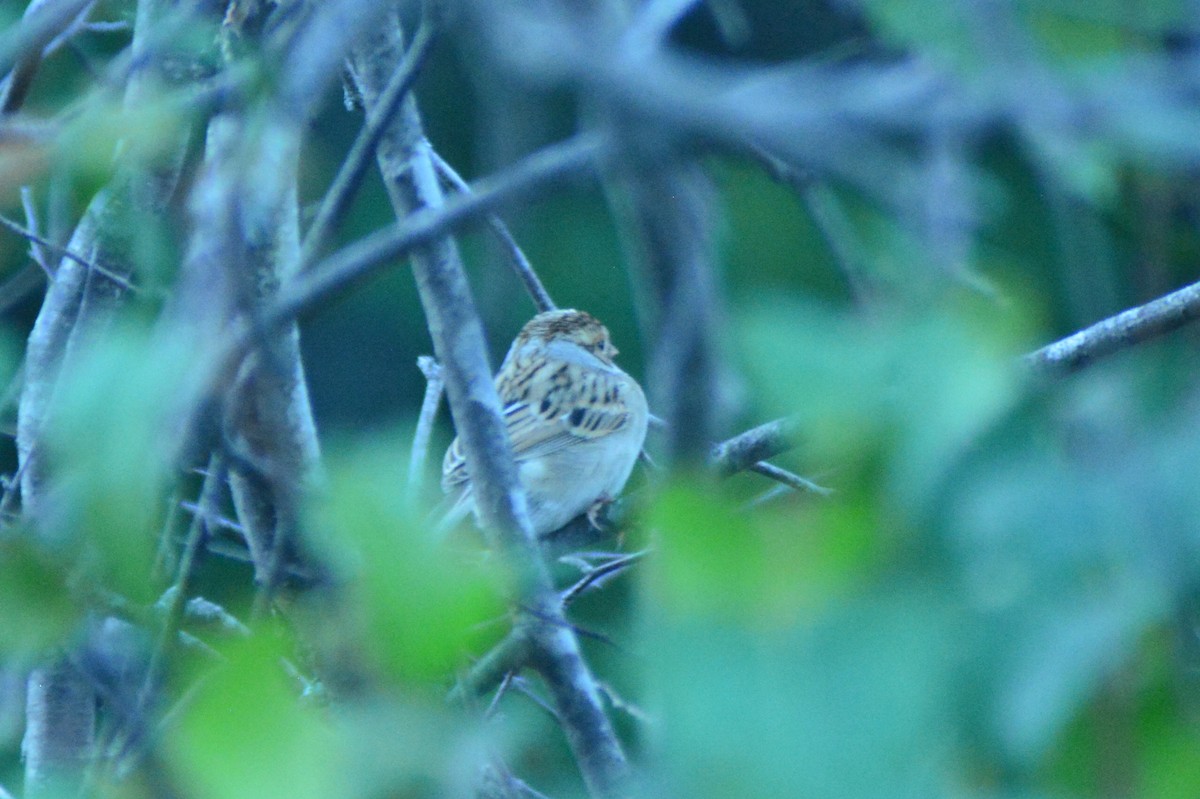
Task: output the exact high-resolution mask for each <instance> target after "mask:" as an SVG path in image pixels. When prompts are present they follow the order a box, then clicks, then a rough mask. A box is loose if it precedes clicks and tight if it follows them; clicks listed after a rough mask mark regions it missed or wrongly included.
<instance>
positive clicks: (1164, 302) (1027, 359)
mask: <svg viewBox="0 0 1200 799" xmlns="http://www.w3.org/2000/svg"><path fill="white" fill-rule="evenodd" d="M1197 318H1200V282H1197V283H1192V284H1191V285H1189V286H1185V287H1183V288H1181V289H1179V290H1178V291H1174V292H1172V293H1170V294H1167V295H1165V296H1163V297H1159V298H1158V299H1156V300H1152V301H1150V302H1148V303H1146V304H1145V305H1139V306H1137V307H1135V308H1130V309H1128V310H1126V311H1122V312H1121V313H1119V314H1117V315H1116V316H1110V317H1109V318H1107V319H1104V320H1102V321H1100V322H1097V323H1096V324H1094V325H1092V326H1091V327H1088V328H1085V329H1083V330H1080V331H1079V332H1078V333H1075V334H1073V335H1070V336H1067V337H1066V338H1064V339H1062V340H1060V341H1056V342H1054V343H1053V344H1047V345H1046V346H1045V347H1042V348H1041V349H1039V350H1036V351H1034V352H1031V353H1029V354H1028V355H1026V356H1024V357H1023V358H1022V359H1021V360H1022V363H1024V364H1025V366H1027V367H1029V368H1030V369H1032V370H1033V371H1034V372H1035V373H1036V374H1040V375H1045V376H1049V377H1057V376H1063V375H1068V374H1071V373H1072V372H1075V371H1078V370H1079V369H1082V368H1083V367H1085V366H1088V365H1089V364H1091V363H1092V362H1093V361H1095V360H1096V359H1097V358H1102V357H1104V356H1106V355H1111V354H1113V353H1115V352H1119V351H1121V350H1123V349H1126V348H1128V347H1132V346H1133V345H1135V344H1140V343H1142V342H1143V341H1147V340H1149V339H1152V338H1156V337H1158V336H1161V335H1164V334H1166V333H1170V332H1172V331H1174V330H1177V329H1179V328H1181V327H1183V326H1184V325H1186V324H1187V323H1189V322H1192V321H1194V320H1196V319H1197Z"/></svg>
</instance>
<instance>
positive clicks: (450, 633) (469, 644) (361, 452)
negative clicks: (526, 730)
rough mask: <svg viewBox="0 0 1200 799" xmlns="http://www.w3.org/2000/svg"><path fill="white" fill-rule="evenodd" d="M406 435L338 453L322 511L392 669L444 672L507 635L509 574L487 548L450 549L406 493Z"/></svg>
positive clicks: (403, 673) (423, 676) (416, 674)
mask: <svg viewBox="0 0 1200 799" xmlns="http://www.w3.org/2000/svg"><path fill="white" fill-rule="evenodd" d="M405 451H406V447H405V446H404V442H403V441H402V439H401V438H400V437H399V436H396V437H394V438H392V439H390V440H384V441H380V442H379V443H376V444H364V445H359V446H353V447H350V448H347V449H346V450H344V451H341V452H334V453H332V454H331V456H330V459H329V460H330V469H329V475H330V480H329V492H328V497H327V499H326V501H325V502H324V503H323V505H322V507H321V509H320V514H321V518H322V520H323V525H324V526H325V527H326V528H327V529H328V531H329V535H330V537H331V539H332V540H333V541H336V545H335V547H334V550H335V551H334V553H333V554H335V555H336V556H340V558H341V559H342V561H343V564H344V567H345V568H346V570H347V571H348V572H350V574H351V575H352V577H351V581H352V584H353V586H354V587H355V591H356V592H357V597H356V599H357V601H358V609H359V611H360V612H361V614H362V618H363V622H364V627H365V628H364V631H363V634H364V635H365V637H366V644H367V646H368V648H369V650H370V651H371V653H372V654H373V656H374V658H375V659H376V662H377V663H378V664H379V665H380V666H381V667H382V668H383V669H384V670H385V672H387V673H389V674H391V675H393V676H395V677H398V678H400V679H403V680H417V681H428V680H432V681H444V680H445V679H446V678H447V676H448V675H450V674H451V673H452V672H453V669H454V667H455V666H457V665H459V664H461V663H462V662H463V658H464V655H465V653H466V652H467V651H469V650H471V649H475V648H478V647H479V646H481V645H483V644H485V643H486V642H488V641H491V640H493V639H494V638H496V637H497V636H498V635H501V634H503V632H504V631H505V630H504V625H494V624H493V625H490V626H484V625H485V623H487V622H492V621H494V620H496V619H497V618H499V617H503V615H504V608H505V605H504V602H503V600H502V592H501V581H500V580H499V579H498V577H497V575H496V573H495V571H494V566H495V561H494V560H492V559H490V558H488V557H487V556H486V554H481V553H469V554H462V553H456V552H453V551H451V550H450V549H449V548H448V547H446V546H445V545H444V544H443V543H442V542H439V541H438V540H437V539H436V537H435V536H434V534H433V525H432V524H431V523H429V522H428V520H422V518H421V516H420V513H419V512H418V511H417V510H416V509H414V508H412V507H410V506H409V505H408V503H407V502H406V501H405V498H404V497H405V492H404V474H403V469H402V468H401V465H402V463H403V460H404V453H405Z"/></svg>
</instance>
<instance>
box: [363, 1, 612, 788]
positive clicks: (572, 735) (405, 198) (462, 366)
mask: <svg viewBox="0 0 1200 799" xmlns="http://www.w3.org/2000/svg"><path fill="white" fill-rule="evenodd" d="M400 51H401V48H400V32H399V25H398V23H395V27H394V28H386V29H385V30H383V31H382V32H380V33H379V34H376V35H374V36H370V37H368V38H367V39H366V40H365V41H364V42H363V44H362V46H361V47H360V48H358V49H356V52H355V54H354V61H355V70H354V72H355V78H356V80H357V81H358V82H359V89H360V93H361V94H362V96H363V99H364V102H365V103H366V105H367V108H368V110H369V109H370V108H371V107H372V104H373V103H374V102H377V101H378V98H379V96H380V92H381V89H382V87H383V85H384V83H385V80H384V78H383V74H382V72H383V70H386V69H387V68H388V67H389V66H391V65H394V64H395V63H396V62H397V61H398V60H399V53H400ZM378 157H379V163H380V169H381V171H382V172H383V174H384V178H385V183H386V185H387V188H388V192H389V195H390V196H391V198H392V202H393V205H394V206H395V207H396V210H397V213H398V214H410V213H413V212H415V211H418V210H420V209H424V211H425V212H430V211H436V209H437V208H438V207H439V206H441V205H442V203H443V202H444V200H443V197H442V193H441V188H440V186H439V185H438V180H437V173H436V169H435V166H434V163H433V160H432V158H431V156H430V154H429V148H428V144H427V143H426V141H425V136H424V132H423V130H422V124H421V119H420V114H419V112H418V110H417V106H416V103H415V102H414V101H413V99H412V97H411V96H409V97H408V98H406V101H405V102H404V104H403V106H402V108H401V112H400V114H399V116H398V117H397V118H396V120H395V122H394V123H393V125H392V126H391V127H390V128H389V131H388V134H387V135H386V136H385V137H384V139H383V140H381V142H380V147H379V156H378ZM481 196H483V194H482V192H481V193H480V194H477V195H475V197H476V198H478V197H481ZM471 199H472V198H470V197H468V198H464V200H463V201H464V202H467V201H470V200H471ZM412 268H413V274H414V277H415V278H416V282H417V288H418V291H419V293H420V296H421V302H422V305H423V307H424V309H425V313H426V317H427V318H428V322H429V325H428V326H429V330H430V334H431V336H432V338H433V342H434V350H435V352H436V354H437V356H438V359H439V361H440V363H441V366H442V370H443V374H444V376H445V379H446V393H447V397H448V399H449V402H450V409H451V413H452V414H453V416H454V419H455V426H456V429H457V431H458V435H459V440H460V441H461V442H462V443H463V446H464V450H465V452H466V456H467V460H468V462H469V463H471V474H472V482H473V489H474V495H475V502H476V507H477V509H478V510H479V515H480V517H481V519H482V520H483V521H484V527H485V528H486V530H487V531H488V532H489V533H490V535H492V536H493V538H494V544H495V546H496V549H497V551H498V553H499V554H500V555H501V557H503V558H504V560H505V562H506V564H507V566H508V567H509V569H510V570H511V572H512V574H513V575H514V577H515V578H516V581H517V582H516V586H517V587H516V590H515V596H514V599H515V600H516V602H517V603H518V606H519V607H520V608H521V610H520V612H519V613H518V615H517V621H516V626H517V627H518V628H520V629H522V630H523V633H522V634H523V635H525V636H527V638H528V642H529V647H530V651H531V659H530V662H531V664H532V665H533V666H534V668H535V669H536V670H537V671H538V672H539V674H540V675H541V676H542V678H543V680H544V681H545V683H546V686H547V687H548V688H549V690H550V693H551V695H552V696H553V699H554V705H555V709H556V711H557V715H558V717H559V718H560V719H561V723H562V727H563V731H564V733H565V734H566V737H567V741H568V743H569V745H570V747H571V750H572V752H573V753H574V755H575V759H576V762H577V764H578V766H579V769H580V772H581V774H582V776H583V779H584V782H585V784H586V785H587V786H588V789H589V791H590V792H591V793H592V794H593V795H594V796H597V797H616V796H621V795H624V794H625V793H626V792H627V786H628V782H629V779H630V773H629V766H628V764H627V762H626V760H625V755H624V753H623V751H622V749H621V745H620V743H619V741H618V740H617V738H616V734H615V733H614V731H613V729H612V725H611V722H610V721H609V720H608V718H607V716H606V714H605V712H604V709H603V706H602V704H601V700H600V696H599V692H598V690H597V688H596V683H595V680H594V679H593V678H592V675H591V673H590V671H589V670H588V667H587V665H586V664H585V663H584V661H583V657H582V654H581V652H580V649H579V642H578V640H577V639H576V637H575V635H574V632H573V630H572V628H571V627H570V626H569V625H568V624H567V622H566V620H565V618H564V616H563V607H562V601H561V598H560V597H559V596H558V593H557V592H556V591H555V589H554V586H553V583H552V582H551V580H550V576H549V573H548V571H547V568H546V564H545V563H544V562H543V560H542V557H541V554H540V552H539V551H538V545H537V542H536V541H535V539H534V535H533V531H532V529H531V528H530V523H529V516H528V512H527V509H526V506H525V496H524V492H523V491H522V490H521V487H520V484H519V482H518V481H517V474H516V467H515V465H514V463H513V459H512V452H511V450H510V448H509V445H508V440H507V434H506V433H505V429H504V423H503V421H502V418H501V412H500V402H499V398H498V397H497V395H496V389H495V386H494V385H493V383H492V374H491V368H490V366H489V365H488V362H487V355H486V353H487V347H486V345H485V342H484V338H483V329H482V325H481V323H480V321H479V316H478V314H477V312H476V310H475V306H474V300H473V298H472V295H471V290H470V287H469V285H468V284H467V280H466V275H465V273H464V271H463V267H462V263H461V260H460V258H459V255H458V251H457V247H456V246H455V244H454V242H453V240H451V239H448V238H434V239H433V240H431V241H430V242H429V244H428V245H427V246H426V247H423V248H420V249H417V250H415V251H414V252H413V256H412Z"/></svg>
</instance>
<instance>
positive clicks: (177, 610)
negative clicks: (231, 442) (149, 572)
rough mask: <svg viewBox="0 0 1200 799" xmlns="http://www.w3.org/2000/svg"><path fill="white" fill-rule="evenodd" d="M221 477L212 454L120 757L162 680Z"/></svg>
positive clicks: (221, 462)
mask: <svg viewBox="0 0 1200 799" xmlns="http://www.w3.org/2000/svg"><path fill="white" fill-rule="evenodd" d="M224 475H225V462H224V458H223V456H222V455H221V454H220V453H219V452H214V453H213V455H212V456H211V457H210V458H209V461H208V469H207V475H206V476H205V478H204V484H203V486H202V487H201V489H200V502H199V505H200V509H201V511H200V512H199V513H197V514H196V515H195V516H193V517H192V523H191V526H190V527H189V528H188V534H187V538H186V539H185V540H184V544H183V552H182V553H181V554H180V556H179V566H178V570H177V572H176V576H175V582H174V583H173V584H172V585H171V590H172V592H173V593H172V594H171V595H170V599H169V601H168V602H167V608H166V614H165V616H164V618H163V625H162V629H161V630H160V631H159V634H158V641H157V643H156V644H155V646H154V651H153V653H152V654H151V656H150V664H149V666H147V667H146V676H145V678H144V679H143V680H142V687H141V689H140V690H139V691H138V695H137V705H136V706H135V708H134V712H133V713H132V714H131V715H130V727H129V729H128V730H127V731H126V734H125V741H124V744H123V746H122V747H121V752H122V755H123V754H125V752H127V751H128V749H129V747H130V746H131V745H132V744H133V743H134V741H135V740H136V739H137V732H138V729H137V727H138V725H140V724H141V720H142V719H143V718H144V717H145V714H146V710H147V708H149V706H150V698H151V696H152V694H153V693H154V690H155V687H156V686H157V684H158V682H159V680H160V679H161V677H162V671H163V665H164V663H165V662H166V659H167V658H168V657H169V656H170V654H171V650H172V644H173V643H174V642H175V640H176V634H177V633H178V631H179V625H180V622H181V621H182V620H183V616H184V611H185V609H186V608H187V601H188V594H189V593H190V592H191V586H192V577H193V576H194V574H195V567H196V562H197V559H198V558H199V556H200V551H201V549H202V548H203V546H204V539H205V538H206V537H207V536H208V532H209V530H208V518H207V515H208V513H210V512H211V513H214V514H215V513H216V512H217V501H218V496H219V492H220V490H221V486H222V484H223V480H224ZM118 759H119V758H118Z"/></svg>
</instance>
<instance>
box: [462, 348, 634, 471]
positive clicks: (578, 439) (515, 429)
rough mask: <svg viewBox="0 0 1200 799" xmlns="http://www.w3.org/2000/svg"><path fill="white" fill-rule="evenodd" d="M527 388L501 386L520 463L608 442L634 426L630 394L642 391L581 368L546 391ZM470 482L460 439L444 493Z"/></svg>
mask: <svg viewBox="0 0 1200 799" xmlns="http://www.w3.org/2000/svg"><path fill="white" fill-rule="evenodd" d="M568 371H570V372H574V374H572V375H568V374H567V372H568ZM526 385H529V383H528V382H526V383H520V382H517V383H515V385H513V386H500V389H501V400H507V402H506V404H505V406H504V424H505V427H506V428H507V430H508V439H509V441H510V442H511V444H512V448H513V458H514V459H515V460H516V461H517V462H518V463H520V462H521V461H527V460H531V459H533V458H540V457H544V456H546V455H548V454H550V453H552V452H556V451H558V450H560V449H563V448H564V447H569V446H573V445H575V444H580V443H584V442H587V441H593V440H596V439H600V438H604V437H605V436H609V435H612V434H613V433H616V432H619V431H621V430H623V429H625V428H626V427H627V426H628V425H629V424H630V421H631V415H630V407H629V401H628V393H629V392H630V391H633V390H636V389H634V388H632V385H633V384H632V380H631V379H630V378H629V377H627V376H626V375H625V374H624V373H622V372H619V371H608V370H604V371H600V370H593V369H586V370H581V369H578V368H576V369H571V370H564V371H562V372H556V373H554V374H552V375H550V377H549V379H547V380H545V381H542V382H539V385H542V386H543V387H544V390H542V391H540V392H531V391H526V390H525V386H526ZM506 394H507V395H509V396H506ZM468 479H469V476H468V475H467V469H466V461H465V459H464V458H463V454H462V446H461V444H460V443H459V439H457V438H456V439H454V442H453V443H452V444H451V445H450V448H449V449H447V450H446V458H445V460H444V461H443V462H442V488H443V489H444V490H446V491H450V490H451V489H452V488H454V487H455V486H458V485H460V484H462V483H464V482H466V481H467V480H468Z"/></svg>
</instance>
